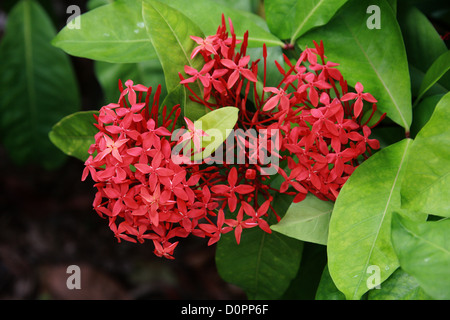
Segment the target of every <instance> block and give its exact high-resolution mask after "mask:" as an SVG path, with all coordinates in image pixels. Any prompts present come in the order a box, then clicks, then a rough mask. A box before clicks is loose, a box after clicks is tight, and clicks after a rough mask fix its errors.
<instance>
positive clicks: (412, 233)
mask: <svg viewBox="0 0 450 320" xmlns="http://www.w3.org/2000/svg"><path fill="white" fill-rule="evenodd" d="M398 224H399V225H400V226H401V227H402V228H403V229H404V230H405V231H406V232H407V233H409V234H410V235H411V236H413V237H414V238H416V239H418V240H420V241H423V242H425V243H426V244H429V245H430V246H432V247H433V248H436V249H437V250H439V251H442V252H443V253H444V254H446V255H450V251H448V250H447V249H445V248H444V247H441V246H439V245H437V244H436V243H434V242H431V241H429V240H427V239H425V238H423V237H421V236H420V235H419V234H416V233H414V232H413V231H412V230H411V229H408V228H407V227H406V226H405V225H404V224H403V223H402V222H401V221H398Z"/></svg>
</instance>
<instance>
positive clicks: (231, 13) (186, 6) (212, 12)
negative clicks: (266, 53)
mask: <svg viewBox="0 0 450 320" xmlns="http://www.w3.org/2000/svg"><path fill="white" fill-rule="evenodd" d="M164 3H165V4H167V5H169V6H171V7H173V8H175V9H177V10H178V11H180V12H183V14H185V15H186V16H188V17H189V18H190V19H191V20H192V21H193V22H194V23H195V24H197V25H198V26H199V27H200V29H201V30H202V31H203V33H204V34H205V35H213V34H215V33H216V31H217V27H218V26H219V25H220V24H221V21H222V14H224V15H225V18H226V19H227V21H228V18H230V19H231V20H232V22H233V27H234V31H235V33H236V38H237V39H240V40H242V39H243V36H244V33H245V32H246V31H248V33H249V37H248V45H249V47H261V46H262V45H263V43H265V44H266V46H268V47H270V46H282V45H283V42H281V41H280V40H279V39H278V38H277V37H276V36H274V35H273V34H271V33H270V32H269V31H268V28H267V25H266V22H265V21H264V20H263V19H262V18H261V17H259V16H257V15H255V14H253V13H250V12H245V11H240V10H236V9H233V8H231V7H229V6H225V5H223V4H220V3H217V2H215V1H211V0H195V1H185V0H164ZM193 35H194V34H193ZM197 36H198V35H197Z"/></svg>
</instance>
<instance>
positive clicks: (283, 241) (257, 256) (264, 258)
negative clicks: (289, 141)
mask: <svg viewBox="0 0 450 320" xmlns="http://www.w3.org/2000/svg"><path fill="white" fill-rule="evenodd" d="M291 201H292V197H289V196H286V195H283V194H280V195H279V196H276V197H275V198H274V201H273V202H272V203H273V204H274V205H275V207H276V208H277V209H278V210H277V213H282V212H284V211H285V210H286V208H287V207H288V206H289V204H290V202H291ZM272 222H273V219H272V220H270V221H269V223H272ZM302 246H303V243H302V242H301V241H298V240H296V239H293V238H290V237H287V236H284V235H282V234H280V233H277V232H273V233H271V234H268V233H266V232H264V231H262V230H261V229H259V228H257V227H256V228H252V229H245V230H244V231H243V232H242V238H241V242H240V244H239V245H237V244H236V240H235V238H234V233H233V232H230V233H227V234H225V235H223V236H222V238H221V239H220V241H219V242H218V245H217V251H216V265H217V270H218V272H219V274H220V276H221V277H222V278H223V279H224V280H225V281H227V282H230V283H233V284H235V285H237V286H239V287H241V288H242V289H243V290H244V291H245V292H246V294H247V297H248V298H249V299H278V298H280V297H281V296H282V295H283V293H284V291H285V290H286V289H287V288H288V287H289V284H290V282H291V280H292V279H294V277H295V276H296V274H297V271H298V268H299V265H300V260H301V249H302Z"/></svg>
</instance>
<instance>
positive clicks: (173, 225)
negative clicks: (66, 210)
mask: <svg viewBox="0 0 450 320" xmlns="http://www.w3.org/2000/svg"><path fill="white" fill-rule="evenodd" d="M125 84H126V88H125V89H123V88H121V95H120V98H119V102H118V103H117V104H115V103H111V104H108V105H106V106H104V107H102V108H101V109H100V112H99V115H98V116H96V120H97V123H96V124H95V126H96V127H97V128H98V130H99V132H98V134H96V136H95V143H94V144H92V146H91V147H90V149H89V153H90V154H91V155H90V156H89V158H88V159H87V161H86V163H85V165H86V167H85V169H84V171H83V176H82V180H85V179H86V177H87V176H88V175H89V174H90V175H91V177H92V179H93V180H94V181H95V182H96V184H95V185H94V186H95V187H96V188H97V190H98V191H97V193H96V196H95V199H94V203H93V207H94V209H95V211H96V212H97V213H98V214H99V215H100V216H101V217H106V218H108V220H109V227H110V229H111V230H112V231H113V232H114V234H115V236H116V237H117V239H118V241H119V242H120V241H121V239H123V240H127V241H131V242H136V239H137V241H139V242H144V239H150V240H152V241H153V243H154V246H155V251H154V252H155V254H156V255H158V256H164V257H166V258H173V257H172V254H173V251H174V249H175V247H176V246H177V244H178V241H177V242H173V241H171V239H172V238H174V237H186V236H188V235H189V234H191V233H193V234H196V235H199V236H204V232H203V231H202V230H201V229H198V228H196V227H197V225H198V220H199V219H201V218H203V217H205V216H206V215H208V214H210V213H211V214H212V215H215V213H213V212H212V211H213V210H214V209H215V208H216V207H217V206H218V205H219V204H218V203H216V202H214V199H213V198H211V196H210V192H209V189H208V186H207V185H204V184H201V183H199V180H200V179H201V178H204V177H203V175H207V173H205V172H203V171H202V170H200V169H199V166H195V165H194V166H183V167H182V166H179V165H177V164H175V163H174V162H173V161H172V159H171V156H172V154H171V153H172V147H173V144H174V143H175V142H172V141H171V139H170V136H171V135H172V132H173V130H174V128H175V122H176V121H177V118H178V117H179V115H180V112H181V109H180V108H179V105H178V106H175V107H174V108H172V110H171V111H170V113H167V109H166V107H165V106H164V109H163V112H162V119H161V120H162V121H161V125H159V119H158V112H159V95H160V87H158V89H157V91H156V93H155V94H154V98H153V103H152V105H151V106H150V104H149V102H150V96H151V91H152V88H151V87H149V88H147V87H144V86H142V85H133V82H132V81H131V80H129V81H127V82H126V83H125ZM144 94H145V95H146V97H145V100H144V102H141V101H142V100H143V96H144ZM195 229H196V230H195Z"/></svg>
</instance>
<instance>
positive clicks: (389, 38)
mask: <svg viewBox="0 0 450 320" xmlns="http://www.w3.org/2000/svg"><path fill="white" fill-rule="evenodd" d="M370 5H377V6H378V7H379V8H380V19H381V24H380V27H381V28H380V29H369V28H367V27H366V21H367V19H369V17H370V16H369V15H368V14H367V13H366V10H367V8H368V7H369V6H370ZM313 40H315V41H320V40H323V42H324V47H325V55H326V56H327V57H328V59H329V60H330V61H333V62H336V63H339V64H340V65H339V70H340V71H341V72H342V75H343V76H344V78H345V79H346V80H347V81H348V83H349V84H350V85H355V84H356V82H361V83H362V84H363V85H364V90H365V91H366V92H370V93H372V94H373V95H374V96H375V98H376V99H377V100H378V103H377V106H378V109H379V110H380V111H382V112H386V113H387V116H388V117H389V118H390V119H392V120H393V121H394V122H396V123H398V124H399V125H401V126H402V127H403V128H405V130H406V131H409V126H410V125H411V114H412V111H411V90H410V80H409V72H408V62H407V59H406V52H405V48H404V45H403V39H402V34H401V32H400V28H399V26H398V23H397V20H396V18H395V15H394V13H393V12H392V9H391V7H390V6H389V4H388V3H387V2H386V1H384V0H376V1H371V0H356V1H355V0H352V1H349V2H348V3H347V4H346V5H345V6H343V7H342V9H341V10H340V11H339V13H338V14H337V15H336V16H335V17H334V18H333V19H332V20H331V21H330V22H329V23H328V24H327V25H325V26H323V27H321V28H318V29H316V30H312V31H310V32H308V33H307V34H305V35H304V36H302V37H301V38H299V40H298V41H297V43H298V44H299V45H300V46H301V47H302V48H305V47H306V46H308V47H311V46H312V44H313V42H312V41H313Z"/></svg>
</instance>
